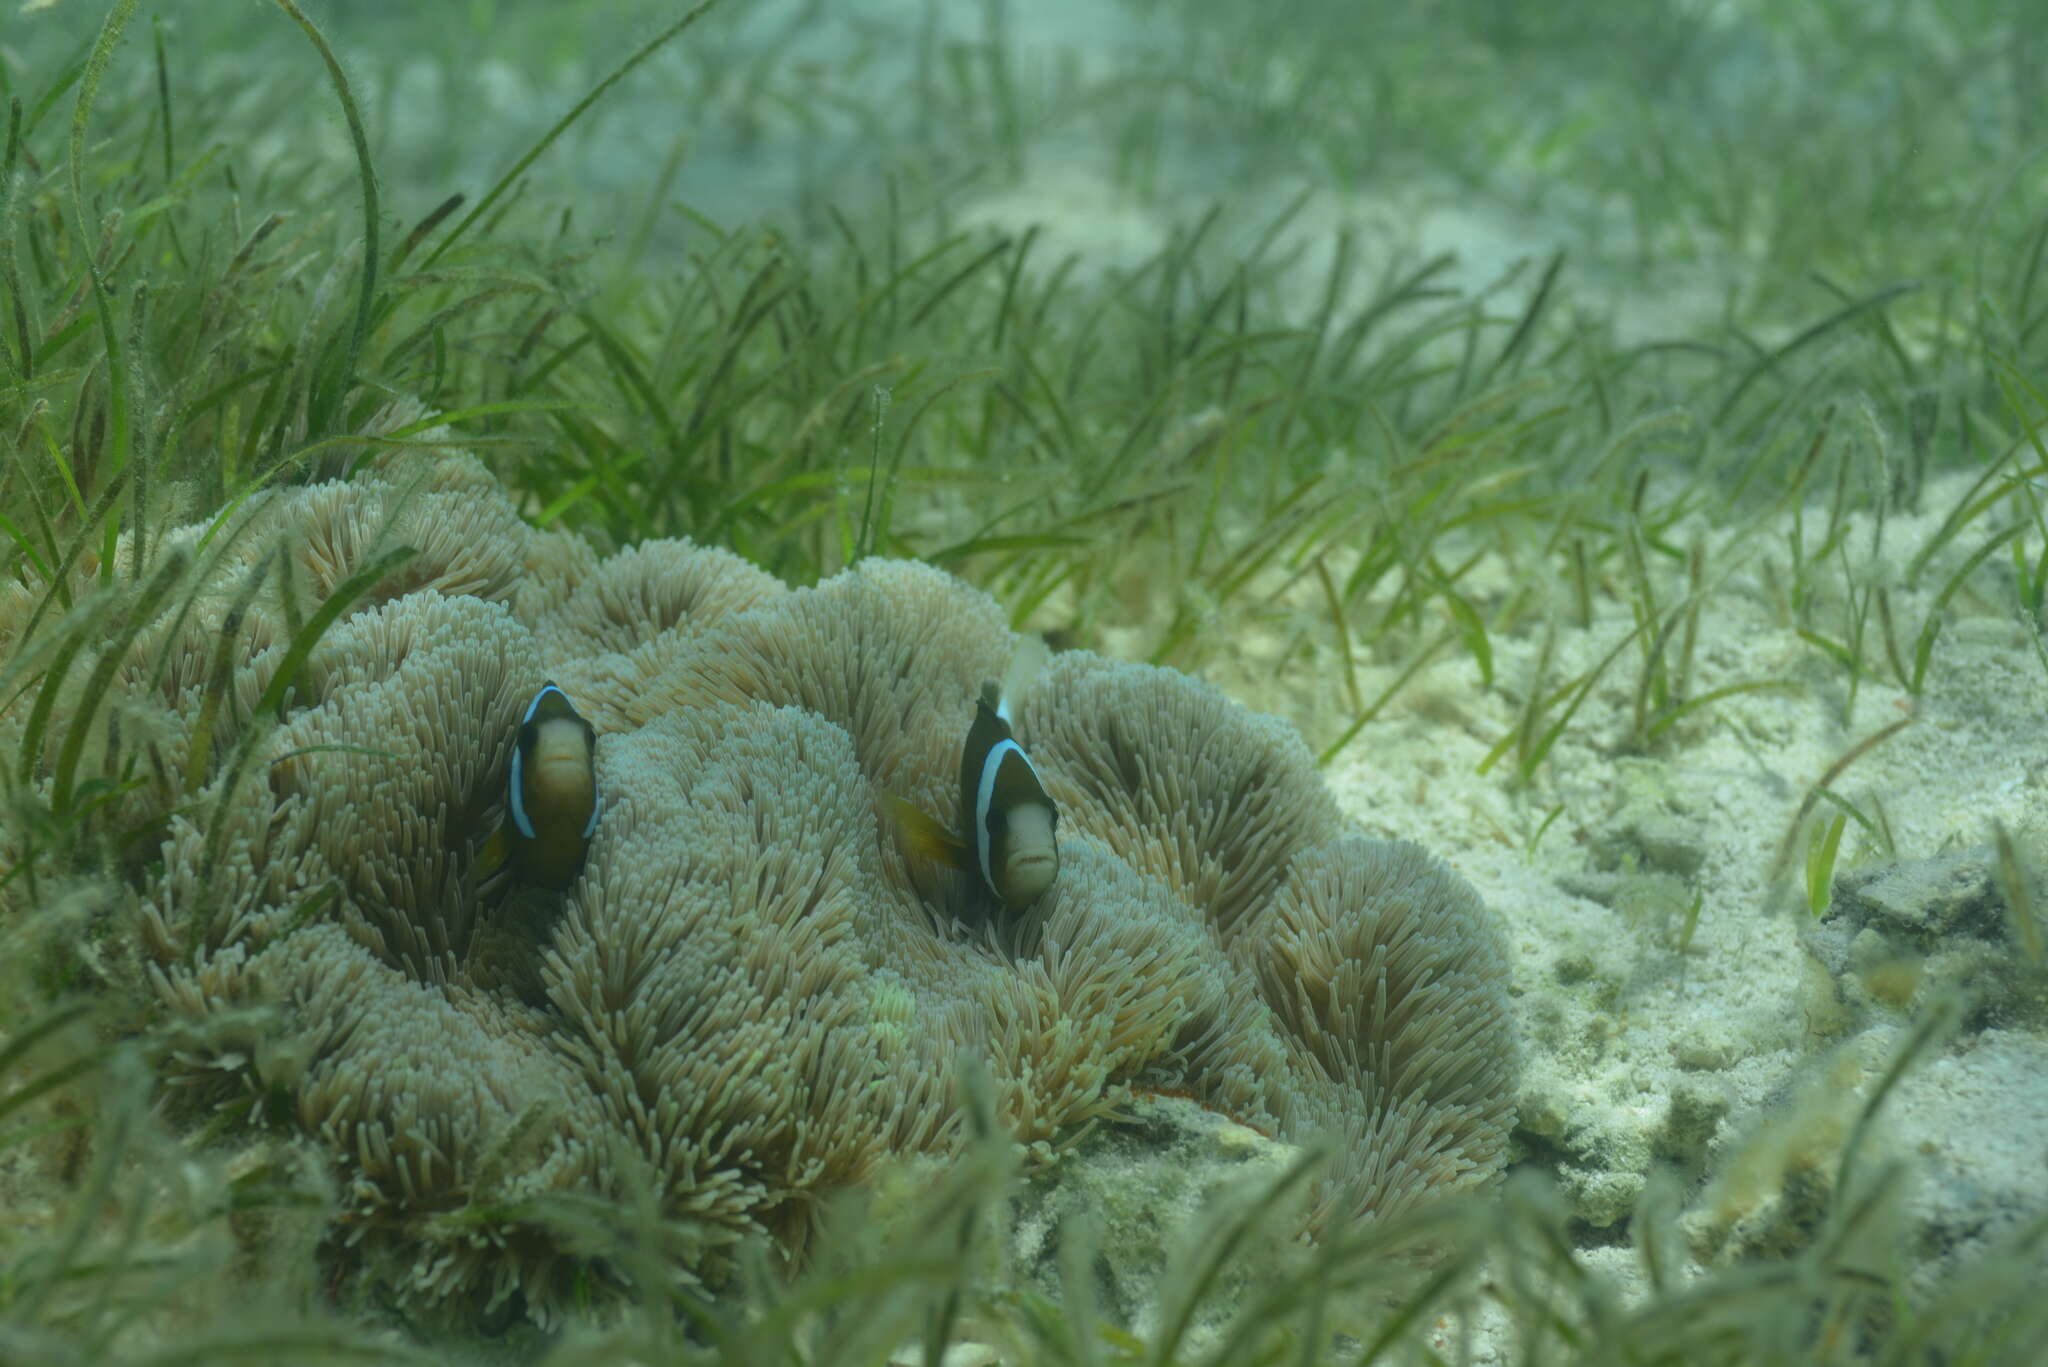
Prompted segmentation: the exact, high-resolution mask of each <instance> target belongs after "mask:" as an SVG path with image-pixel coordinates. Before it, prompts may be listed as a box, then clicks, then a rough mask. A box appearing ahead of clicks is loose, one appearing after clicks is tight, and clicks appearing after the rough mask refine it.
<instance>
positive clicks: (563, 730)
mask: <svg viewBox="0 0 2048 1367" xmlns="http://www.w3.org/2000/svg"><path fill="white" fill-rule="evenodd" d="M596 759H597V732H596V731H595V730H594V729H593V728H592V727H591V725H590V723H589V722H587V721H585V720H583V718H582V717H580V716H578V715H577V714H576V709H575V708H574V707H572V706H570V705H569V695H568V694H566V693H564V692H563V691H562V690H561V689H559V688H557V687H555V685H554V684H552V683H547V684H543V685H541V690H540V692H538V693H536V694H534V695H533V701H532V702H530V703H528V704H527V705H526V715H525V716H524V717H522V718H520V721H519V736H518V739H517V741H516V742H515V743H514V744H513V746H512V774H511V778H510V779H509V781H508V782H507V783H506V785H505V820H506V827H507V832H508V836H509V839H510V842H511V850H510V856H511V863H512V870H513V872H514V873H516V874H518V876H519V877H520V878H522V879H524V880H525V881H527V882H529V883H538V884H540V885H541V886H542V887H548V888H555V889H561V888H566V887H568V886H569V884H570V883H572V882H573V881H575V878H576V874H577V872H578V871H579V870H581V869H582V867H583V856H584V854H585V852H586V851H588V850H589V848H590V838H591V836H593V835H595V834H597V818H598V814H599V813H600V812H602V811H603V810H604V800H603V798H602V797H601V796H600V795H599V793H598V791H597V766H596Z"/></svg>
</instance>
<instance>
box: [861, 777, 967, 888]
mask: <svg viewBox="0 0 2048 1367" xmlns="http://www.w3.org/2000/svg"><path fill="white" fill-rule="evenodd" d="M879 806H880V810H881V813H882V817H883V819H884V820H885V821H886V822H887V823H888V824H889V825H892V826H894V827H895V828H896V834H897V836H898V838H899V839H901V840H902V842H903V848H904V849H905V850H907V851H909V852H910V853H911V854H912V855H915V856H916V857H917V858H919V859H922V860H923V861H924V862H926V863H927V864H943V865H945V866H946V867H947V868H953V869H961V870H963V871H964V870H967V869H969V868H970V867H971V866H970V862H969V859H968V855H967V846H966V845H965V844H964V843H963V842H962V841H961V839H960V837H959V836H956V835H954V834H953V833H952V832H951V831H949V830H947V829H946V828H945V827H944V826H942V825H940V824H939V823H938V821H937V820H936V819H935V818H933V817H932V816H930V815H929V814H928V813H926V811H925V810H924V808H922V807H920V806H918V805H917V804H916V803H914V802H912V801H910V800H909V799H907V798H903V797H898V796H897V795H896V794H895V793H886V792H885V793H883V794H882V795H881V797H880V801H879Z"/></svg>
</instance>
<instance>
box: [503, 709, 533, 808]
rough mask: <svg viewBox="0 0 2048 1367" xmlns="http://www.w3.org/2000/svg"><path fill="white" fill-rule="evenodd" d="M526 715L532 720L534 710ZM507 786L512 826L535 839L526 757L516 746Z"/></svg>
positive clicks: (527, 710) (513, 750) (513, 749)
mask: <svg viewBox="0 0 2048 1367" xmlns="http://www.w3.org/2000/svg"><path fill="white" fill-rule="evenodd" d="M526 715H527V717H528V718H529V719H530V718H531V717H532V716H533V709H532V708H530V707H529V708H527V709H526ZM506 786H507V791H508V794H509V795H510V797H511V799H512V824H513V825H514V826H517V827H518V828H519V833H520V834H521V835H523V836H525V837H526V838H527V839H528V840H531V839H533V838H534V835H533V820H532V818H530V817H528V816H527V814H526V764H525V757H524V756H523V755H521V754H520V752H519V747H518V746H517V745H516V744H515V745H514V746H513V747H512V782H511V783H510V784H508V785H506Z"/></svg>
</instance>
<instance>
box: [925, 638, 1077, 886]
mask: <svg viewBox="0 0 2048 1367" xmlns="http://www.w3.org/2000/svg"><path fill="white" fill-rule="evenodd" d="M1044 656H1045V646H1044V643H1043V642H1040V641H1037V640H1035V639H1032V640H1027V643H1026V646H1025V648H1024V649H1021V650H1019V652H1018V658H1017V660H1016V661H1014V662H1013V663H1012V664H1011V667H1010V673H1009V676H1008V677H1007V678H1006V679H1005V680H1004V681H1003V686H1002V687H1001V688H1000V689H998V688H997V687H996V686H995V685H994V684H988V685H985V686H984V687H983V688H982V691H981V696H980V697H979V698H977V699H976V700H975V704H974V720H973V722H972V723H971V724H970V725H969V726H968V728H967V741H966V744H964V745H963V746H962V747H961V750H960V831H961V834H960V835H959V836H958V837H956V836H954V835H953V834H952V833H951V832H949V831H947V830H945V829H944V828H943V827H942V826H940V825H939V823H938V822H936V821H934V820H932V819H931V818H930V817H929V816H926V815H925V814H924V813H923V812H922V811H921V810H919V809H918V808H917V807H915V806H913V805H912V804H910V803H908V802H905V801H904V800H902V799H901V798H892V799H890V804H889V805H890V807H891V809H892V810H893V811H894V813H895V815H896V819H897V824H898V826H899V827H900V828H901V829H902V831H903V833H904V837H905V840H906V843H907V844H908V846H909V848H910V850H911V851H912V852H913V853H915V854H917V855H920V856H921V857H923V858H925V859H928V860H930V861H932V862H934V863H943V864H949V865H951V866H953V867H955V868H957V869H959V870H961V871H962V872H963V873H969V874H975V875H978V876H979V877H980V878H981V881H982V883H983V885H984V886H986V887H987V888H988V890H989V892H990V893H991V894H992V895H993V896H994V897H995V899H996V900H997V901H998V902H1000V903H1002V905H1003V906H1004V907H1005V908H1007V909H1009V910H1011V911H1021V910H1023V909H1024V908H1026V907H1029V906H1030V905H1031V904H1032V903H1033V902H1036V901H1037V900H1038V899H1039V898H1040V897H1042V896H1044V895H1045V891H1046V889H1048V888H1050V887H1051V886H1052V884H1053V880H1054V879H1055V878H1057V877H1058V876H1059V871H1060V851H1059V845H1058V843H1057V841H1056V840H1055V839H1054V830H1055V828H1056V827H1057V826H1058V824H1059V812H1058V810H1057V809H1056V808H1055V807H1054V806H1053V801H1052V798H1051V797H1049V796H1047V794H1046V791H1045V785H1044V784H1042V783H1040V782H1039V779H1038V770H1037V769H1036V768H1034V767H1033V766H1032V763H1031V757H1030V756H1029V755H1026V754H1025V753H1024V747H1023V746H1021V745H1019V744H1018V743H1017V738H1016V736H1015V735H1014V734H1013V733H1012V731H1011V730H1010V702H1011V700H1012V699H1013V698H1015V697H1017V696H1019V695H1020V694H1021V693H1022V692H1023V690H1024V687H1025V685H1027V684H1028V683H1029V682H1030V679H1031V677H1032V676H1033V675H1034V674H1035V673H1036V672H1037V668H1038V666H1039V664H1040V663H1041V662H1042V661H1043V659H1044Z"/></svg>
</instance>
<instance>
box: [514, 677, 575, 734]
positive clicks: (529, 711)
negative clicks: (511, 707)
mask: <svg viewBox="0 0 2048 1367" xmlns="http://www.w3.org/2000/svg"><path fill="white" fill-rule="evenodd" d="M550 693H554V694H558V695H560V697H561V699H562V701H563V702H567V701H569V695H568V694H567V693H563V692H562V690H561V689H559V688H557V687H555V686H554V685H553V684H543V685H542V686H541V689H540V691H539V692H538V693H535V694H534V695H533V701H532V702H530V703H528V704H527V705H526V715H525V716H523V717H521V718H520V719H519V724H520V725H521V726H524V725H526V723H528V722H530V721H532V720H533V714H534V713H536V712H538V711H540V700H541V699H542V698H545V697H546V696H547V695H548V694H550ZM570 710H571V711H572V712H573V711H574V710H575V709H574V708H571V709H570Z"/></svg>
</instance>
